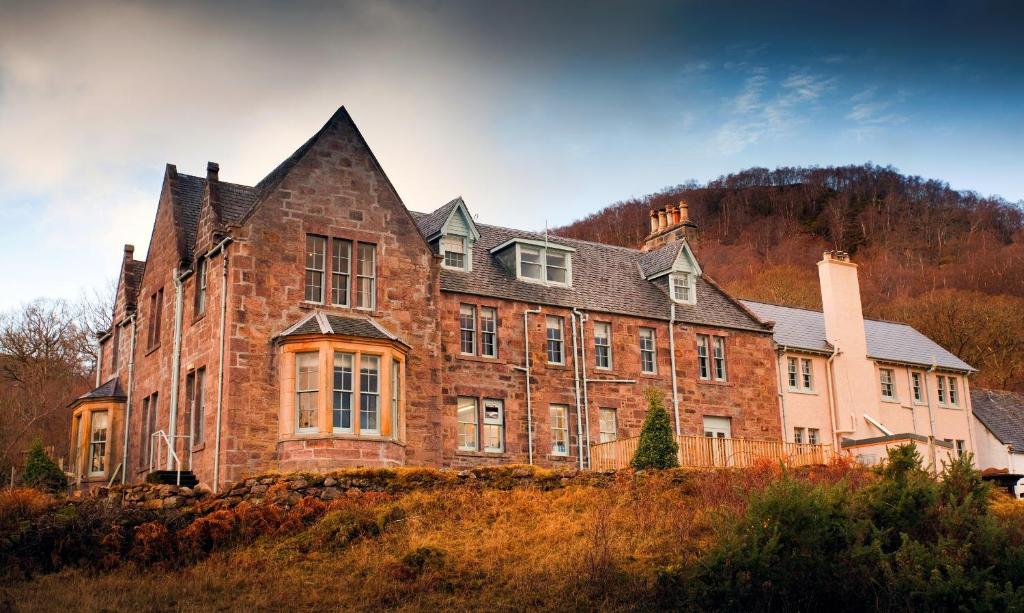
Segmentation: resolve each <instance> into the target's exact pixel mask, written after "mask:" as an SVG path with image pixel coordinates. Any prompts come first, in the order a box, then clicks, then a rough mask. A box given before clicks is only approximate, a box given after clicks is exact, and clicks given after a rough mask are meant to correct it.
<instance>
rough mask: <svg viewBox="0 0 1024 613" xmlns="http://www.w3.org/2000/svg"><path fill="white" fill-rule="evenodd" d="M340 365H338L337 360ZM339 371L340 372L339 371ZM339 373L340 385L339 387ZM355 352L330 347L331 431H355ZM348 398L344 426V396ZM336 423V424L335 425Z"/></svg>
mask: <svg viewBox="0 0 1024 613" xmlns="http://www.w3.org/2000/svg"><path fill="white" fill-rule="evenodd" d="M339 358H340V359H341V362H342V365H341V366H340V367H339V365H338V361H339ZM346 358H348V373H347V374H348V386H347V387H346V386H345V375H346V373H345V365H344V361H345V359H346ZM339 371H340V373H339ZM339 374H340V377H341V379H340V382H341V386H340V387H339V385H338V383H339V378H338V377H339ZM355 387H356V354H355V352H353V351H339V350H338V349H331V431H332V432H335V433H339V434H353V433H354V432H355V416H354V413H355V406H356V398H355V396H356V390H355ZM346 394H347V398H348V427H345V413H346V409H345V398H346ZM335 424H337V425H335Z"/></svg>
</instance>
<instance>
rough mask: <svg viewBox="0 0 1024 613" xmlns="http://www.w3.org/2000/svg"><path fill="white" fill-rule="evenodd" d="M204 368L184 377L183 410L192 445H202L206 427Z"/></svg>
mask: <svg viewBox="0 0 1024 613" xmlns="http://www.w3.org/2000/svg"><path fill="white" fill-rule="evenodd" d="M205 379H206V368H198V369H196V370H194V371H192V372H190V373H188V374H187V375H186V376H185V403H186V405H185V410H186V412H187V415H186V420H187V421H188V424H189V428H190V432H191V433H192V445H201V444H202V443H203V435H204V432H203V431H204V426H205V425H206V388H205V385H204V382H205Z"/></svg>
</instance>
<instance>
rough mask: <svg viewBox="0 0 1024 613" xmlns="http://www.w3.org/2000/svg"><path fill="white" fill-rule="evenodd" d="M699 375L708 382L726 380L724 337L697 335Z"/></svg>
mask: <svg viewBox="0 0 1024 613" xmlns="http://www.w3.org/2000/svg"><path fill="white" fill-rule="evenodd" d="M697 375H698V376H699V377H700V378H701V379H705V380H708V381H710V380H711V379H714V380H716V381H725V380H726V367H725V337H724V336H710V335H707V334H698V335H697Z"/></svg>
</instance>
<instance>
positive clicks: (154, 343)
mask: <svg viewBox="0 0 1024 613" xmlns="http://www.w3.org/2000/svg"><path fill="white" fill-rule="evenodd" d="M163 310H164V288H162V287H161V288H160V289H158V290H156V291H155V292H153V293H152V294H151V295H150V297H149V317H150V319H149V322H148V324H147V326H146V349H147V350H148V351H152V350H154V349H156V348H157V347H159V346H160V320H161V318H162V317H163Z"/></svg>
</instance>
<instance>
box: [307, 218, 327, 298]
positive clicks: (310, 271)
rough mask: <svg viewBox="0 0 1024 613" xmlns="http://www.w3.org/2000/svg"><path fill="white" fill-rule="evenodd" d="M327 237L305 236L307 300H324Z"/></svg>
mask: <svg viewBox="0 0 1024 613" xmlns="http://www.w3.org/2000/svg"><path fill="white" fill-rule="evenodd" d="M326 252H327V239H326V238H324V237H322V236H313V235H312V234H310V235H307V236H306V284H305V286H306V291H305V295H304V297H305V299H306V300H307V301H309V302H323V301H324V257H325V254H326Z"/></svg>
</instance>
